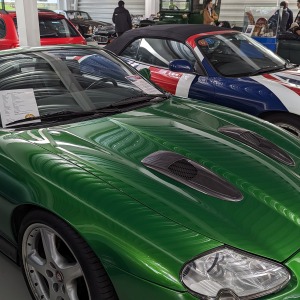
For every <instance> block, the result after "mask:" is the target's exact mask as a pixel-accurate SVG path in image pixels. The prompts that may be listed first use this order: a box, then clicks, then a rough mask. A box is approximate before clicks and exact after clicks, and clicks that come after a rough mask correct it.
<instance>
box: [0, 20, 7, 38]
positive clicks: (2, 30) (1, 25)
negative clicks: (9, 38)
mask: <svg viewBox="0 0 300 300" xmlns="http://www.w3.org/2000/svg"><path fill="white" fill-rule="evenodd" d="M5 36H6V27H5V22H4V21H3V20H2V19H0V39H3V38H4V37H5Z"/></svg>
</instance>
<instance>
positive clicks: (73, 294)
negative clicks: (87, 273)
mask: <svg viewBox="0 0 300 300" xmlns="http://www.w3.org/2000/svg"><path fill="white" fill-rule="evenodd" d="M66 293H67V295H68V299H70V300H79V298H78V295H77V283H76V281H72V282H70V283H68V284H66Z"/></svg>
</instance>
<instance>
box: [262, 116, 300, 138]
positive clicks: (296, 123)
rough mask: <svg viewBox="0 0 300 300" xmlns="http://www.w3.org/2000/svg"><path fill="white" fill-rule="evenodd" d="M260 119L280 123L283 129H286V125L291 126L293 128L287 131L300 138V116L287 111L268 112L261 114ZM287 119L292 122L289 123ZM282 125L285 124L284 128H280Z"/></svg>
mask: <svg viewBox="0 0 300 300" xmlns="http://www.w3.org/2000/svg"><path fill="white" fill-rule="evenodd" d="M258 117H259V118H261V119H263V120H266V121H268V122H270V123H273V124H277V123H278V124H279V125H278V126H279V127H282V128H284V127H285V125H284V123H285V124H287V125H289V124H290V125H291V126H292V127H291V128H290V129H289V128H285V129H287V131H289V132H290V133H292V134H294V135H296V136H298V137H300V116H299V115H296V114H293V113H291V112H287V111H267V112H263V113H261V114H260V115H258ZM287 119H290V120H289V121H288V120H287ZM280 124H283V126H280ZM293 127H294V128H293ZM293 131H295V132H293Z"/></svg>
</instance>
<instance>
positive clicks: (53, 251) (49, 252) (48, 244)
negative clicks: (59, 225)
mask: <svg viewBox="0 0 300 300" xmlns="http://www.w3.org/2000/svg"><path fill="white" fill-rule="evenodd" d="M40 232H41V236H42V241H43V247H44V251H45V255H46V260H47V262H50V261H53V262H55V264H56V265H58V266H60V265H62V264H63V263H64V258H63V257H62V256H61V255H60V253H59V252H58V251H57V248H56V243H55V240H56V235H55V234H54V233H53V232H51V231H49V230H47V229H45V228H42V229H40Z"/></svg>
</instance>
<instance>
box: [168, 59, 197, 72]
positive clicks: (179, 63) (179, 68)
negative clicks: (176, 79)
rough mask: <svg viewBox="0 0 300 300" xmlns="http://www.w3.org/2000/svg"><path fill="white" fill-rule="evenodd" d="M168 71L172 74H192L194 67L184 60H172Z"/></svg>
mask: <svg viewBox="0 0 300 300" xmlns="http://www.w3.org/2000/svg"><path fill="white" fill-rule="evenodd" d="M169 70H170V71H173V72H182V73H192V72H194V67H193V66H192V65H191V63H190V62H189V61H187V60H186V59H174V60H172V61H170V62H169Z"/></svg>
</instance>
